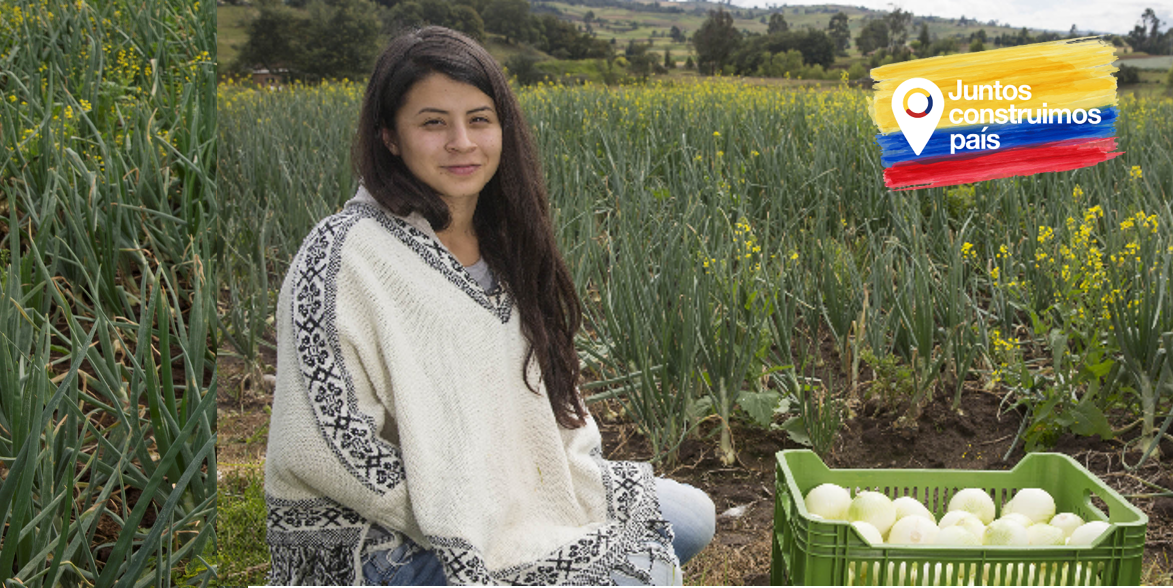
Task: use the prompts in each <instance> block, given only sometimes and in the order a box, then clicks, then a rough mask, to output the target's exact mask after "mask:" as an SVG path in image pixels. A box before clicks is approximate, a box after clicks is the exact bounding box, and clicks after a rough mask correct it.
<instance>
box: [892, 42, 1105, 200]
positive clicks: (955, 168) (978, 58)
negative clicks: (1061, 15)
mask: <svg viewBox="0 0 1173 588" xmlns="http://www.w3.org/2000/svg"><path fill="white" fill-rule="evenodd" d="M1115 59H1116V58H1115V56H1114V55H1113V48H1112V46H1111V45H1110V44H1108V43H1105V42H1104V41H1103V40H1102V39H1100V38H1098V37H1091V38H1084V39H1073V40H1064V41H1054V42H1050V43H1038V44H1034V45H1024V46H1021V47H1010V48H1006V49H995V50H992V51H982V52H980V53H965V54H960V55H949V56H945V57H933V58H930V59H920V60H915V61H907V62H903V63H894V64H891V65H885V66H883V67H879V68H876V69H873V70H872V72H871V75H872V78H873V79H875V80H876V84H875V89H876V93H875V95H874V96H873V98H872V101H871V106H870V111H871V115H872V120H873V121H875V123H876V126H877V127H879V129H880V134H878V135H876V140H877V141H878V142H879V143H880V146H881V147H882V148H883V155H882V156H881V162H882V163H883V166H884V183H885V184H886V185H887V186H888V187H889V188H894V189H900V190H909V189H913V188H932V187H937V186H952V185H955V184H968V183H971V182H979V181H983V180H992V179H996V178H1008V177H1011V176H1022V175H1029V174H1036V173H1040V172H1055V171H1067V170H1072V169H1077V168H1081V167H1088V166H1091V165H1095V164H1097V163H1100V162H1101V161H1107V160H1109V159H1112V158H1113V157H1117V156H1119V155H1121V154H1122V152H1119V151H1116V138H1115V135H1116V115H1117V106H1116V78H1114V77H1113V76H1112V72H1114V71H1116V68H1115V67H1113V66H1112V62H1113V61H1115Z"/></svg>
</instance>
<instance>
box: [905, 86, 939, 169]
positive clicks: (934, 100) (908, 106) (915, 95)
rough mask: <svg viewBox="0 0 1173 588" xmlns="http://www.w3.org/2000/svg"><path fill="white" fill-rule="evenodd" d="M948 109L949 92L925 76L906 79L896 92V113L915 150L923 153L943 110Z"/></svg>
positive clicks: (906, 137) (910, 144) (917, 152)
mask: <svg viewBox="0 0 1173 588" xmlns="http://www.w3.org/2000/svg"><path fill="white" fill-rule="evenodd" d="M942 112H945V95H944V94H942V93H941V89H940V88H938V87H937V84H934V83H933V82H930V81H928V80H926V79H924V78H912V79H908V80H904V82H903V83H901V84H900V85H899V86H897V87H896V92H895V93H894V94H892V114H893V115H895V116H896V124H898V125H900V131H901V132H902V133H904V139H905V140H906V141H908V145H909V146H910V147H912V150H913V152H915V153H916V154H917V155H920V152H921V151H924V150H925V145H928V143H929V138H931V137H932V136H933V131H935V130H937V123H938V122H939V121H940V120H941V113H942Z"/></svg>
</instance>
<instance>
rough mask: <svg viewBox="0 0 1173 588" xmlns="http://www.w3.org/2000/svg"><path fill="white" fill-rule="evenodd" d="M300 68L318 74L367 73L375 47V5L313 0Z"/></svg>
mask: <svg viewBox="0 0 1173 588" xmlns="http://www.w3.org/2000/svg"><path fill="white" fill-rule="evenodd" d="M307 33H308V34H307V35H306V37H305V50H304V51H303V52H302V54H303V59H304V61H303V63H302V66H301V69H302V71H304V72H306V73H308V74H311V75H315V76H319V77H336V78H341V77H347V78H352V79H353V78H360V77H363V76H365V75H368V74H369V73H370V72H371V68H372V67H373V66H374V63H375V57H376V55H377V53H378V50H379V9H378V7H377V6H376V5H375V3H374V2H371V0H313V2H311V3H310V5H309V26H308V31H307Z"/></svg>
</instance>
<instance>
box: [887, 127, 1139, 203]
mask: <svg viewBox="0 0 1173 588" xmlns="http://www.w3.org/2000/svg"><path fill="white" fill-rule="evenodd" d="M1114 149H1116V139H1115V138H1114V137H1109V138H1106V139H1068V140H1065V141H1055V142H1054V143H1044V144H1042V145H1036V146H1030V147H1015V148H1011V149H1006V150H1004V151H993V152H990V153H983V154H980V155H976V154H968V153H967V154H965V155H961V156H955V155H945V156H941V157H932V158H928V159H925V160H924V161H904V162H901V163H897V164H895V165H893V166H892V167H889V168H887V169H885V170H884V183H885V184H886V185H887V186H888V187H889V188H893V189H899V190H913V189H919V188H936V187H939V186H954V185H957V184H969V183H972V182H981V181H985V180H994V179H997V178H1009V177H1012V176H1025V175H1030V174H1037V173H1042V172H1057V171H1068V170H1072V169H1079V168H1081V167H1088V166H1091V165H1095V164H1097V163H1100V162H1101V161H1107V160H1109V159H1112V158H1114V157H1117V156H1120V155H1123V154H1124V152H1123V151H1116V152H1113V150H1114Z"/></svg>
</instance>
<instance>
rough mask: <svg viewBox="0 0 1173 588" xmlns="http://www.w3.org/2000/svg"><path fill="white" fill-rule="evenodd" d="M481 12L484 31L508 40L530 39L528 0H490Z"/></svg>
mask: <svg viewBox="0 0 1173 588" xmlns="http://www.w3.org/2000/svg"><path fill="white" fill-rule="evenodd" d="M481 14H482V15H484V17H483V18H484V19H485V30H486V31H489V32H490V33H497V34H498V35H505V40H506V41H510V42H513V41H529V40H530V22H529V20H530V18H529V0H491V1H490V2H489V5H488V6H486V7H485V11H484V12H482V13H481Z"/></svg>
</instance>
